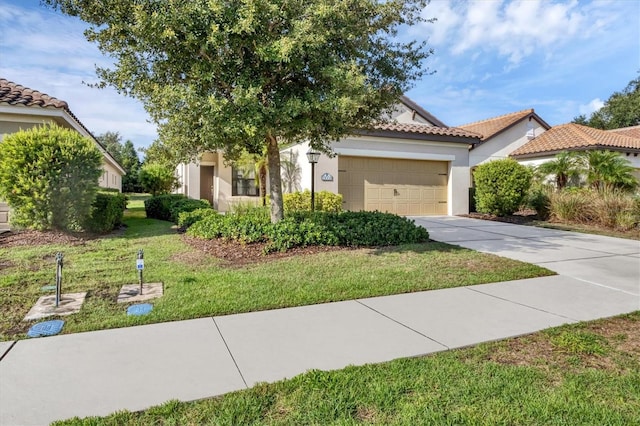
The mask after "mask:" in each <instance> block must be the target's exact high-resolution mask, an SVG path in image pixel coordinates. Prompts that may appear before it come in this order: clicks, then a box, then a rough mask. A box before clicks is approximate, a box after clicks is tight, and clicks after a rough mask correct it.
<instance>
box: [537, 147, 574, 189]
mask: <svg viewBox="0 0 640 426" xmlns="http://www.w3.org/2000/svg"><path fill="white" fill-rule="evenodd" d="M581 171H582V167H581V164H580V159H579V157H578V155H576V154H575V153H571V152H566V151H565V152H561V153H559V154H558V155H556V157H555V158H554V159H553V160H551V161H547V162H546V163H542V164H540V165H539V166H538V167H537V168H536V173H537V174H538V175H539V177H540V178H542V179H544V178H546V177H547V176H549V175H552V176H553V177H554V181H555V183H556V188H558V189H559V190H562V189H564V188H565V187H566V186H567V185H568V184H569V181H570V180H571V179H572V178H577V177H579V176H580V173H581Z"/></svg>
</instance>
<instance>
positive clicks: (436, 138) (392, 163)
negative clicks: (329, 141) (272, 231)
mask: <svg viewBox="0 0 640 426" xmlns="http://www.w3.org/2000/svg"><path fill="white" fill-rule="evenodd" d="M390 119H391V121H389V122H386V123H378V124H374V125H373V126H372V128H371V129H367V130H362V131H358V132H355V134H354V135H351V136H349V137H346V138H344V139H342V140H340V141H338V142H336V143H334V144H333V145H332V147H331V151H332V154H333V155H331V156H328V155H324V154H323V155H321V156H320V159H319V161H318V163H317V164H316V166H315V177H314V179H315V189H316V190H317V191H322V190H326V191H330V192H334V193H338V194H342V197H343V207H344V209H345V210H353V211H358V210H379V211H387V212H390V213H396V214H400V215H410V216H411V215H458V214H466V213H468V212H469V200H468V188H469V150H470V148H472V147H473V146H474V145H476V144H477V143H479V142H480V135H478V134H477V133H474V132H472V131H467V130H464V129H460V128H455V127H448V126H446V125H445V124H444V123H443V122H442V121H440V120H439V119H437V118H436V117H434V116H433V115H432V114H431V113H429V112H428V111H426V110H425V109H424V108H422V107H420V106H419V105H417V104H416V103H415V102H413V101H412V100H411V99H409V98H407V97H406V96H403V97H402V98H401V99H400V102H398V104H397V105H396V107H395V109H394V112H393V113H392V115H391V117H390ZM308 150H309V146H308V144H307V143H300V144H298V145H294V146H293V147H290V148H289V149H287V150H286V151H289V152H292V153H294V154H295V156H296V157H297V159H298V164H299V166H300V169H301V172H302V173H301V186H302V188H303V189H308V188H310V186H311V166H310V164H309V163H308V161H307V157H306V152H307V151H308Z"/></svg>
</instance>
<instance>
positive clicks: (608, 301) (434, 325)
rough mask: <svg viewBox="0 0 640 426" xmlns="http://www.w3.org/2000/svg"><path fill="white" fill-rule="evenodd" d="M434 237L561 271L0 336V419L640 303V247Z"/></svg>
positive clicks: (502, 236)
mask: <svg viewBox="0 0 640 426" xmlns="http://www.w3.org/2000/svg"><path fill="white" fill-rule="evenodd" d="M416 221H417V222H418V223H420V224H423V225H424V226H425V227H426V228H427V229H428V230H429V232H430V234H431V237H432V238H433V239H435V240H440V241H447V242H451V243H453V244H459V245H461V246H464V247H469V248H474V249H476V250H480V251H484V252H489V253H495V254H498V255H501V256H506V257H511V258H515V259H519V260H524V261H528V262H531V263H536V264H539V265H542V266H545V267H547V268H549V269H553V270H556V271H557V272H559V273H560V275H558V276H553V277H545V278H535V279H529V280H520V281H510V282H502V283H494V284H485V285H477V286H471V287H461V288H453V289H446V290H436V291H428V292H419V293H411V294H402V295H396V296H385V297H376V298H369V299H360V300H353V301H346V302H337V303H329V304H322V305H312V306H304V307H297V308H289V309H279V310H272V311H263V312H253V313H246V314H238V315H229V316H223V317H213V318H203V319H197V320H190V321H179V322H173V323H163V324H153V325H146V326H140V327H130V328H123V329H116V330H104V331H98V332H91V333H79V334H71V335H63V336H55V337H48V338H41V339H31V340H22V341H19V342H16V343H15V344H13V342H1V343H0V357H3V358H2V360H1V361H0V424H1V425H28V424H46V423H48V422H50V421H52V420H58V419H64V418H68V417H73V416H81V417H82V416H89V415H106V414H109V413H111V412H113V411H116V410H122V409H128V410H140V409H144V408H147V407H149V406H151V405H156V404H160V403H162V402H164V401H166V400H169V399H181V400H194V399H199V398H206V397H210V396H214V395H220V394H223V393H226V392H230V391H233V390H238V389H244V388H246V387H250V386H253V385H254V384H255V383H257V382H261V381H269V382H270V381H275V380H280V379H283V378H288V377H293V376H295V375H297V374H300V373H302V372H304V371H307V370H309V369H313V368H317V369H325V370H327V369H339V368H343V367H345V366H347V365H350V364H353V365H362V364H366V363H372V362H382V361H388V360H392V359H395V358H400V357H410V356H419V355H424V354H429V353H434V352H438V351H443V350H447V349H450V348H457V347H462V346H467V345H472V344H476V343H479V342H484V341H490V340H496V339H502V338H506V337H511V336H517V335H521V334H526V333H531V332H535V331H538V330H541V329H544V328H548V327H552V326H557V325H561V324H566V323H571V322H576V321H582V320H591V319H596V318H602V317H608V316H612V315H617V314H621V313H627V312H632V311H635V310H638V309H640V242H637V241H628V240H621V239H616V238H608V237H599V236H592V235H582V234H575V233H568V232H562V231H553V230H545V229H540V228H531V227H524V226H518V225H508V224H499V223H495V222H484V221H479V220H473V219H465V218H455V217H425V218H416Z"/></svg>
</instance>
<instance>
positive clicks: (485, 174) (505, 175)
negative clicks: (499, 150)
mask: <svg viewBox="0 0 640 426" xmlns="http://www.w3.org/2000/svg"><path fill="white" fill-rule="evenodd" d="M532 177H533V172H532V171H531V169H529V168H528V167H526V166H523V165H522V164H519V163H518V162H516V161H515V160H512V159H504V160H495V161H490V162H488V163H485V164H481V165H479V166H478V167H477V168H476V170H475V172H474V174H473V178H474V181H475V183H476V208H477V210H478V211H479V212H480V213H490V214H495V215H498V216H506V215H510V214H513V213H514V212H515V211H517V210H518V208H519V207H520V205H521V204H522V201H523V200H524V198H525V196H526V195H527V191H528V190H529V187H530V186H531V179H532Z"/></svg>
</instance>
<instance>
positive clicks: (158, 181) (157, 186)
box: [139, 163, 178, 196]
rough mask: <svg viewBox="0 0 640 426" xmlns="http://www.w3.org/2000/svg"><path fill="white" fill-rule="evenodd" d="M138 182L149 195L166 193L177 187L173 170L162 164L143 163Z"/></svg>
mask: <svg viewBox="0 0 640 426" xmlns="http://www.w3.org/2000/svg"><path fill="white" fill-rule="evenodd" d="M139 176H140V184H141V185H142V188H143V189H144V190H145V192H149V193H151V195H154V196H155V195H158V194H168V193H169V192H171V191H172V190H174V189H175V188H177V187H178V179H177V178H176V176H175V174H174V173H173V170H172V169H170V168H169V167H167V166H165V165H162V164H154V163H151V164H145V165H144V166H142V168H141V169H140V175H139Z"/></svg>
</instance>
